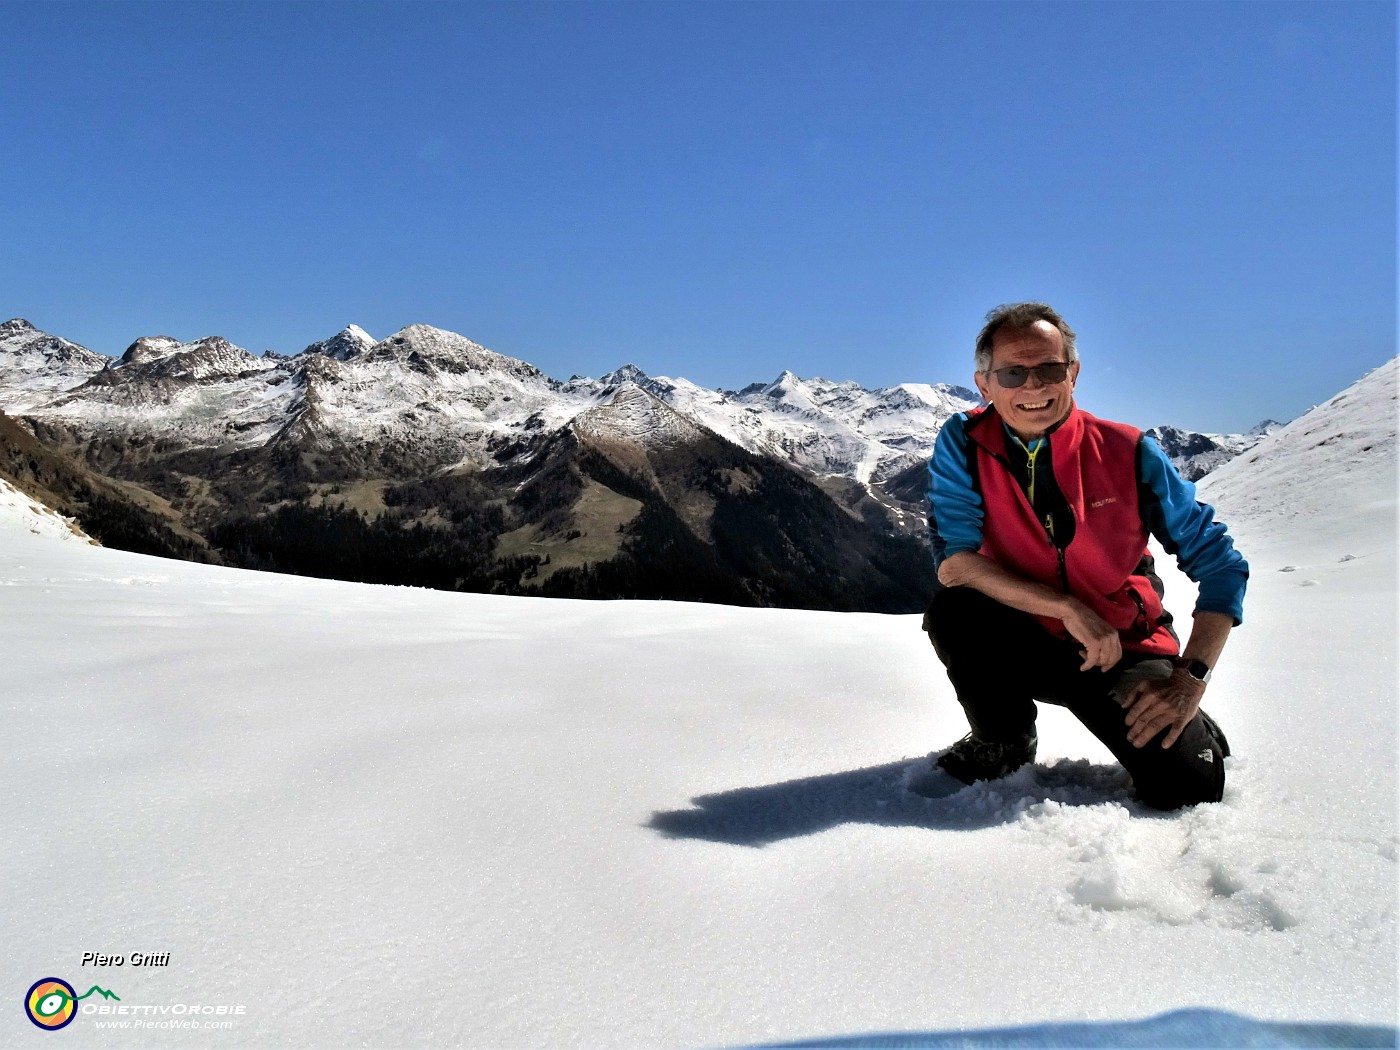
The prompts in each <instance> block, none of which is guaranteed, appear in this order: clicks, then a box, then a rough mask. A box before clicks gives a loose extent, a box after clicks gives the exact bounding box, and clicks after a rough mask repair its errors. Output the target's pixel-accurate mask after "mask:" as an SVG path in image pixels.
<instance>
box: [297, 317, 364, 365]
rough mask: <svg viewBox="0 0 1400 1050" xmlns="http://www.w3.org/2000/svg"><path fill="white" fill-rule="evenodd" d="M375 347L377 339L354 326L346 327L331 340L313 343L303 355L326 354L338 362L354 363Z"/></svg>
mask: <svg viewBox="0 0 1400 1050" xmlns="http://www.w3.org/2000/svg"><path fill="white" fill-rule="evenodd" d="M374 345H375V339H374V337H373V336H372V335H370V334H369V333H368V332H366V331H365V330H364V329H363V328H361V327H360V326H359V325H356V324H352V325H346V326H345V327H344V328H342V329H341V330H340V331H339V332H337V333H336V334H335V335H333V336H331V337H330V338H329V339H323V340H321V341H320V342H319V343H312V344H311V345H310V346H308V347H307V348H306V349H305V350H303V351H302V353H304V354H324V355H325V356H326V357H331V358H334V359H335V360H337V361H352V360H354V359H355V358H357V357H359V356H361V355H362V354H365V353H367V352H369V351H370V350H372V349H373V348H374Z"/></svg>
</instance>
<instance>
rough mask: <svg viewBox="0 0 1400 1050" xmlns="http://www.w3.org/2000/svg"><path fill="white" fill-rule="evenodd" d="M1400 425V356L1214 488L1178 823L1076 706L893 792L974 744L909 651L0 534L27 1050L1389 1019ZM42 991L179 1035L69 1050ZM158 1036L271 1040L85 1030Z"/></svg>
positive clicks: (1224, 474) (5, 874)
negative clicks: (940, 792)
mask: <svg viewBox="0 0 1400 1050" xmlns="http://www.w3.org/2000/svg"><path fill="white" fill-rule="evenodd" d="M1394 391H1395V364H1394V362H1392V363H1391V364H1390V365H1388V366H1386V367H1385V368H1383V369H1381V370H1379V371H1378V372H1377V373H1374V374H1373V375H1372V376H1370V377H1368V378H1367V379H1366V380H1363V381H1362V382H1361V383H1359V384H1358V385H1357V386H1356V387H1354V388H1353V389H1352V390H1351V391H1348V392H1347V394H1346V395H1342V397H1343V398H1345V399H1346V400H1344V401H1343V402H1342V403H1340V404H1333V403H1329V404H1328V405H1326V406H1322V407H1321V408H1319V409H1318V410H1315V412H1314V413H1312V414H1311V415H1310V416H1309V417H1305V418H1304V419H1303V420H1299V421H1297V422H1295V423H1294V424H1292V425H1290V427H1288V428H1286V429H1285V430H1284V431H1281V432H1280V433H1278V434H1274V435H1272V436H1271V437H1269V438H1268V439H1266V441H1265V443H1264V444H1261V445H1260V446H1259V449H1258V450H1256V453H1255V454H1256V456H1257V459H1256V461H1255V462H1254V463H1246V462H1242V461H1236V462H1234V463H1232V464H1230V465H1229V466H1227V467H1226V468H1224V469H1223V470H1222V471H1221V472H1220V474H1219V475H1218V476H1216V477H1213V478H1212V479H1211V481H1210V483H1209V484H1208V485H1207V486H1206V487H1205V493H1206V496H1207V497H1209V498H1212V499H1218V500H1219V502H1220V504H1221V507H1222V516H1223V517H1225V518H1226V520H1228V521H1229V522H1230V523H1231V525H1232V530H1233V531H1234V532H1235V533H1236V535H1237V538H1238V542H1239V544H1240V546H1241V547H1242V548H1243V549H1244V551H1245V553H1246V554H1247V555H1248V557H1249V558H1250V560H1251V563H1252V566H1253V580H1252V582H1251V585H1250V594H1249V598H1248V600H1247V603H1246V616H1247V621H1246V624H1245V626H1244V627H1243V628H1241V629H1240V630H1239V631H1237V632H1236V634H1235V635H1234V636H1233V637H1232V639H1231V643H1230V648H1229V650H1228V651H1227V653H1226V657H1225V660H1224V661H1223V663H1222V665H1221V667H1220V669H1219V671H1218V673H1217V676H1216V679H1215V680H1214V682H1213V683H1212V685H1211V687H1210V691H1209V693H1208V699H1207V706H1208V708H1209V709H1210V710H1211V711H1212V712H1213V713H1214V714H1215V715H1216V716H1217V717H1218V719H1219V720H1220V722H1221V723H1222V725H1223V726H1224V727H1225V729H1226V731H1227V732H1228V734H1229V736H1230V740H1231V743H1232V745H1233V747H1234V750H1235V757H1234V758H1232V759H1231V760H1230V767H1229V783H1228V786H1227V794H1226V798H1225V801H1224V802H1222V803H1221V804H1219V805H1214V806H1203V807H1199V808H1197V809H1195V810H1193V811H1188V812H1184V813H1181V814H1178V815H1174V816H1170V817H1162V816H1157V815H1153V814H1151V813H1149V812H1146V811H1144V810H1142V809H1141V808H1139V807H1138V806H1137V805H1136V804H1134V803H1133V802H1132V801H1130V800H1129V798H1128V795H1127V791H1126V785H1125V782H1124V780H1123V778H1122V776H1121V774H1120V773H1119V771H1118V769H1117V767H1116V766H1115V765H1113V764H1112V762H1111V759H1110V758H1109V756H1108V754H1107V752H1106V751H1105V750H1104V749H1103V748H1101V747H1100V746H1099V745H1098V744H1097V743H1096V742H1095V741H1094V740H1093V739H1092V738H1090V737H1089V735H1088V734H1087V732H1086V731H1084V730H1082V729H1081V728H1080V727H1079V726H1078V725H1077V723H1075V722H1074V721H1073V720H1072V719H1070V718H1068V717H1067V716H1065V715H1064V714H1063V713H1062V712H1059V711H1057V710H1053V709H1050V710H1046V711H1045V713H1044V714H1043V716H1042V720H1041V755H1040V760H1039V763H1038V764H1037V766H1036V767H1034V769H1027V770H1023V771H1021V772H1020V773H1018V774H1016V775H1015V776H1013V777H1011V778H1009V779H1008V780H1005V781H1002V782H1000V783H997V784H993V785H985V784H983V785H977V786H975V787H972V788H968V789H966V790H964V791H962V792H960V793H958V794H957V795H954V796H952V797H951V798H948V799H943V800H939V801H929V800H925V799H921V798H917V797H915V796H911V795H909V794H907V793H906V792H904V791H903V789H902V780H903V777H904V776H905V773H906V770H907V769H908V768H910V767H911V766H913V765H915V764H916V763H917V762H918V761H919V760H920V758H921V756H922V755H924V754H925V753H926V752H928V751H929V750H931V749H933V748H936V747H942V746H944V745H946V744H948V743H950V742H951V741H952V740H953V739H955V738H956V737H957V736H959V735H961V733H962V732H964V723H963V721H962V719H961V715H960V712H959V710H958V708H957V705H956V702H955V701H954V699H953V695H952V692H951V690H950V688H949V686H948V684H947V681H946V679H945V678H944V677H943V675H942V673H941V669H940V668H939V667H938V665H937V662H936V660H935V658H934V656H933V653H932V650H931V649H930V648H929V646H928V644H927V642H926V640H925V638H924V636H923V635H922V633H921V632H920V630H919V623H918V618H917V617H913V616H903V617H888V616H873V615H869V616H867V615H840V614H825V613H805V612H791V611H755V610H739V609H730V608H723V607H705V606H694V605H682V604H668V603H623V602H618V603H584V602H568V601H550V600H544V599H530V598H509V597H492V596H474V595H452V594H444V593H435V592H429V591H418V590H409V589H396V588H377V587H367V586H359V585H352V584H341V583H332V582H323V581H315V580H304V579H295V578H290V577H280V576H274V575H267V574H257V573H250V572H242V571H233V570H225V569H217V568H210V567H204V566H197V565H190V564H183V563H177V562H171V561H161V560H156V559H151V558H145V557H140V556H137V555H130V554H124V553H120V552H114V551H107V550H103V549H100V548H96V547H91V546H87V545H86V544H84V543H82V542H81V541H66V540H65V538H64V537H65V536H66V535H67V532H66V530H65V529H62V528H54V529H52V530H50V533H51V534H43V535H40V534H36V533H35V531H34V528H33V524H32V522H33V519H34V518H35V517H36V515H35V514H34V512H33V511H32V510H31V509H29V508H28V506H27V505H25V501H23V500H18V499H14V498H6V499H0V615H3V617H4V624H5V627H4V650H3V652H4V663H3V681H4V686H5V690H4V700H3V704H2V705H0V739H3V740H4V741H5V746H6V750H7V761H6V763H5V764H4V767H3V773H0V790H2V791H3V795H2V796H0V803H3V805H0V842H3V849H0V891H3V892H0V930H3V932H4V937H3V939H0V985H2V986H3V988H5V989H8V991H5V993H4V994H5V995H6V996H9V997H10V1002H11V1006H10V1007H8V1008H6V1009H4V1010H0V1045H3V1046H51V1047H52V1046H58V1045H60V1044H64V1043H66V1044H67V1045H74V1046H88V1045H92V1046H108V1045H117V1046H129V1045H143V1046H151V1045H174V1044H188V1045H213V1046H248V1045H257V1046H278V1045H294V1046H346V1045H356V1046H358V1045H371V1046H400V1045H435V1046H438V1045H466V1046H481V1047H517V1046H518V1047H540V1046H590V1047H592V1046H597V1047H634V1046H687V1047H702V1046H715V1047H718V1046H727V1045H738V1044H753V1043H761V1042H786V1041H793V1040H800V1039H807V1038H818V1037H836V1036H842V1035H852V1034H859V1033H874V1032H893V1031H901V1030H903V1031H910V1030H925V1031H927V1030H934V1029H942V1030H951V1029H973V1028H990V1027H1007V1026H1012V1025H1025V1024H1033V1023H1039V1024H1045V1023H1051V1022H1066V1021H1084V1020H1100V1019H1120V1020H1132V1019H1138V1018H1144V1017H1150V1016H1153V1015H1157V1014H1161V1013H1163V1012H1165V1011H1169V1010H1176V1009H1179V1008H1184V1007H1210V1008H1216V1009H1220V1010H1227V1011H1231V1012H1234V1013H1238V1014H1244V1015H1248V1016H1250V1017H1253V1018H1259V1019H1264V1020H1274V1021H1346V1022H1354V1023H1362V1024H1368V1025H1387V1026H1389V1025H1394V1024H1395V1021H1396V1012H1397V979H1396V950H1397V945H1396V911H1397V900H1396V895H1397V889H1396V887H1397V872H1396V862H1397V834H1396V830H1397V808H1396V807H1397V779H1396V750H1397V748H1396V742H1397V739H1396V729H1397V703H1396V700H1397V677H1396V675H1397V665H1396V655H1397V602H1396V598H1397V579H1396V574H1397V564H1396V526H1395V514H1396V503H1395V486H1396V477H1395V470H1396V458H1395V402H1394V400H1393V396H1394ZM1309 427H1312V428H1314V429H1313V430H1311V431H1309V430H1308V428H1309ZM39 531H40V532H44V531H45V530H44V529H40V530H39ZM1168 588H1169V590H1168V598H1169V604H1170V605H1171V606H1172V607H1173V608H1174V609H1175V610H1176V611H1177V612H1178V615H1179V616H1183V617H1185V616H1187V615H1188V614H1189V610H1190V606H1191V603H1192V601H1193V597H1194V592H1193V589H1192V587H1191V585H1190V583H1189V582H1188V581H1185V580H1183V579H1180V578H1172V579H1169V580H1168ZM1008 658H1009V659H1010V658H1014V654H1008ZM85 952H100V953H106V954H111V955H117V954H120V955H125V956H127V957H128V962H127V963H126V965H123V966H121V967H116V966H108V967H104V968H100V969H99V968H95V967H93V966H92V965H86V966H84V965H82V964H81V960H82V956H83V953H85ZM136 952H141V953H167V952H168V953H169V964H168V965H167V966H164V967H158V968H153V967H149V966H143V967H136V966H134V965H133V964H132V962H131V961H130V957H131V956H132V953H136ZM49 976H53V977H59V978H63V979H65V980H67V981H69V982H70V983H71V984H73V985H74V986H75V988H76V991H77V992H78V993H79V994H82V993H83V992H86V991H87V990H88V989H89V987H90V986H92V985H94V984H97V985H99V986H101V987H102V988H104V989H108V990H111V991H113V992H114V993H115V994H117V995H118V996H120V998H121V1003H123V1004H128V1005H129V1006H138V1005H145V1006H147V1007H149V1009H148V1010H147V1012H145V1013H141V1012H137V1013H136V1014H134V1015H128V1016H127V1017H120V1018H119V1017H118V1016H117V1015H110V1014H109V1015H101V1014H96V1013H80V1014H79V1015H78V1016H77V1018H76V1019H75V1020H74V1022H73V1023H72V1025H71V1026H69V1027H68V1028H67V1029H66V1030H65V1031H63V1032H61V1033H56V1034H55V1033H48V1032H42V1031H40V1030H39V1029H38V1028H36V1027H35V1026H34V1025H32V1024H30V1022H29V1021H28V1020H27V1019H26V1017H25V1016H24V1013H23V1012H22V1010H20V1009H18V1005H19V1002H20V1000H21V998H22V997H23V994H24V991H25V989H27V988H29V986H30V985H31V984H33V983H34V982H35V981H37V980H39V979H40V978H43V977H49ZM105 1002H106V1001H105V1000H103V999H102V998H101V997H100V996H96V995H94V996H92V997H90V998H88V999H86V1000H84V1001H83V1003H82V1004H80V1005H82V1006H83V1007H87V1006H96V1005H97V1004H99V1003H105ZM172 1004H177V1005H186V1006H188V1005H189V1004H195V1005H206V1004H210V1005H212V1004H220V1005H229V1006H242V1007H243V1012H242V1013H241V1014H235V1015H232V1019H233V1027H231V1028H228V1029H220V1030H204V1029H173V1030H155V1031H152V1030H150V1029H149V1028H146V1029H137V1028H134V1027H133V1028H129V1029H110V1028H99V1027H98V1026H99V1024H102V1023H104V1020H105V1021H108V1022H110V1021H112V1020H118V1019H121V1020H128V1019H130V1018H131V1017H132V1016H134V1017H135V1018H136V1019H138V1020H140V1019H144V1020H145V1022H146V1024H148V1025H150V1024H155V1023H158V1022H159V1021H160V1020H161V1019H162V1018H163V1017H167V1016H170V1010H171V1007H172ZM110 1005H111V1006H112V1007H115V1006H116V1005H117V1004H116V1003H115V1002H113V1003H111V1004H110ZM160 1006H164V1007H166V1011H165V1013H161V1012H160V1011H159V1007H160ZM179 1015H180V1012H179V1011H176V1016H179ZM195 1016H200V1017H201V1018H202V1019H217V1018H203V1015H195ZM201 1023H202V1022H201ZM888 1045H893V1044H888Z"/></svg>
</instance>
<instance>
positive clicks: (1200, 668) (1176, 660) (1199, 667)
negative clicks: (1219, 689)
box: [1172, 656, 1210, 685]
mask: <svg viewBox="0 0 1400 1050" xmlns="http://www.w3.org/2000/svg"><path fill="white" fill-rule="evenodd" d="M1172 664H1173V665H1174V666H1176V667H1182V668H1185V670H1186V673H1187V674H1189V675H1190V676H1191V677H1192V678H1194V679H1195V680H1196V681H1198V682H1200V683H1201V684H1202V685H1205V684H1206V683H1207V682H1209V681H1210V668H1209V667H1208V666H1206V662H1205V661H1204V660H1188V659H1186V657H1184V656H1173V657H1172Z"/></svg>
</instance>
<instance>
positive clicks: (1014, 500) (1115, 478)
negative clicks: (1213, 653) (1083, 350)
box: [967, 407, 1179, 656]
mask: <svg viewBox="0 0 1400 1050" xmlns="http://www.w3.org/2000/svg"><path fill="white" fill-rule="evenodd" d="M967 435H968V437H969V438H970V439H971V441H972V444H973V447H974V449H975V450H976V452H975V454H976V456H977V464H976V468H977V470H976V476H977V477H978V478H979V479H980V485H981V489H982V499H983V501H984V503H985V504H986V517H985V520H984V521H983V525H982V547H981V549H980V553H981V554H983V555H985V556H986V557H988V558H991V559H992V560H993V561H995V562H996V563H997V564H999V565H1001V566H1003V567H1004V568H1006V569H1008V570H1010V571H1011V572H1013V573H1015V574H1016V575H1018V576H1023V577H1025V578H1027V579H1031V580H1036V581H1037V582H1039V583H1043V584H1045V585H1046V586H1048V587H1051V588H1053V589H1055V590H1057V591H1063V590H1065V588H1066V586H1067V587H1068V590H1069V593H1071V594H1073V595H1074V596H1075V597H1076V598H1078V599H1079V600H1080V601H1082V602H1083V603H1084V604H1085V605H1087V606H1088V607H1089V608H1091V609H1093V610H1094V612H1096V613H1098V614H1099V615H1100V616H1102V617H1103V618H1104V620H1106V621H1107V622H1108V623H1109V624H1111V625H1112V626H1113V627H1115V628H1117V630H1118V635H1119V637H1120V639H1121V640H1122V643H1123V647H1124V648H1125V649H1135V650H1138V651H1140V652H1149V653H1159V654H1161V655H1164V656H1174V655H1175V654H1176V653H1177V652H1178V651H1179V649H1178V645H1177V640H1176V638H1175V636H1173V634H1172V633H1171V631H1169V630H1168V629H1167V628H1166V627H1165V626H1163V625H1162V624H1161V623H1160V622H1159V620H1160V618H1161V616H1162V601H1161V599H1160V598H1158V596H1157V592H1156V591H1155V590H1153V588H1152V584H1151V582H1150V581H1149V580H1148V579H1147V577H1146V576H1141V575H1137V571H1138V569H1139V568H1140V567H1141V564H1142V559H1143V556H1144V554H1146V553H1148V551H1147V528H1146V526H1145V525H1144V524H1143V521H1142V515H1141V513H1140V512H1139V510H1138V488H1137V447H1138V439H1139V438H1140V437H1141V436H1142V432H1141V431H1139V430H1137V429H1135V428H1134V427H1130V426H1127V425H1125V424H1123V423H1110V422H1108V421H1107V420H1102V419H1097V418H1095V417H1094V416H1091V415H1089V413H1087V412H1084V411H1081V410H1080V409H1079V408H1077V407H1075V408H1072V409H1071V410H1070V414H1069V417H1068V418H1067V419H1066V420H1065V421H1064V422H1063V423H1061V424H1060V426H1059V427H1057V428H1056V429H1055V430H1054V431H1052V432H1051V433H1050V434H1049V435H1048V440H1049V442H1050V454H1051V455H1050V463H1051V468H1052V469H1053V471H1054V474H1055V481H1056V483H1057V484H1058V485H1059V487H1060V491H1061V493H1062V494H1063V495H1064V497H1065V502H1066V503H1068V504H1069V507H1070V511H1071V512H1072V513H1073V514H1074V520H1075V526H1076V527H1075V533H1074V538H1073V539H1072V540H1071V541H1070V543H1069V545H1068V546H1067V547H1065V549H1064V567H1063V571H1062V570H1061V566H1060V552H1059V549H1058V548H1057V547H1056V546H1055V544H1054V543H1053V542H1052V541H1051V539H1050V537H1049V536H1048V535H1047V534H1046V531H1045V528H1044V526H1042V525H1041V523H1040V522H1039V521H1038V520H1037V518H1036V515H1035V512H1034V511H1033V510H1032V509H1031V504H1030V500H1029V499H1028V498H1027V497H1026V494H1025V493H1024V492H1022V491H1021V486H1020V485H1019V484H1018V483H1017V481H1016V477H1015V475H1014V474H1013V473H1012V472H1011V469H1010V467H1009V466H1008V465H1007V464H1008V462H1009V455H1008V449H1007V442H1008V440H1009V439H1008V437H1007V434H1006V428H1005V427H1004V426H1003V424H1002V420H1001V417H1000V416H999V415H997V413H996V410H995V409H993V408H986V409H983V410H981V411H980V412H979V413H977V414H976V419H975V421H974V422H973V423H971V424H969V426H968V429H967ZM1043 454H1044V453H1042V455H1043ZM1037 619H1039V620H1040V622H1041V624H1042V625H1043V626H1044V627H1045V629H1046V630H1048V631H1050V632H1051V633H1052V634H1054V635H1057V636H1059V637H1068V634H1067V633H1066V631H1065V629H1064V624H1063V623H1062V622H1061V621H1059V620H1056V619H1053V618H1050V617H1037Z"/></svg>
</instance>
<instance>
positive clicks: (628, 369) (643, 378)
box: [598, 363, 651, 386]
mask: <svg viewBox="0 0 1400 1050" xmlns="http://www.w3.org/2000/svg"><path fill="white" fill-rule="evenodd" d="M650 379H651V376H649V375H647V374H646V373H645V372H643V371H642V370H641V369H640V368H638V367H637V366H636V365H634V364H630V363H629V364H625V365H623V366H622V367H621V368H615V369H613V370H612V371H611V372H609V373H608V374H607V375H605V376H603V377H601V378H600V379H599V380H598V381H599V382H600V383H602V384H604V385H605V386H621V385H622V384H623V383H636V384H637V385H638V386H645V385H646V384H647V382H648V381H649V380H650Z"/></svg>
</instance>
